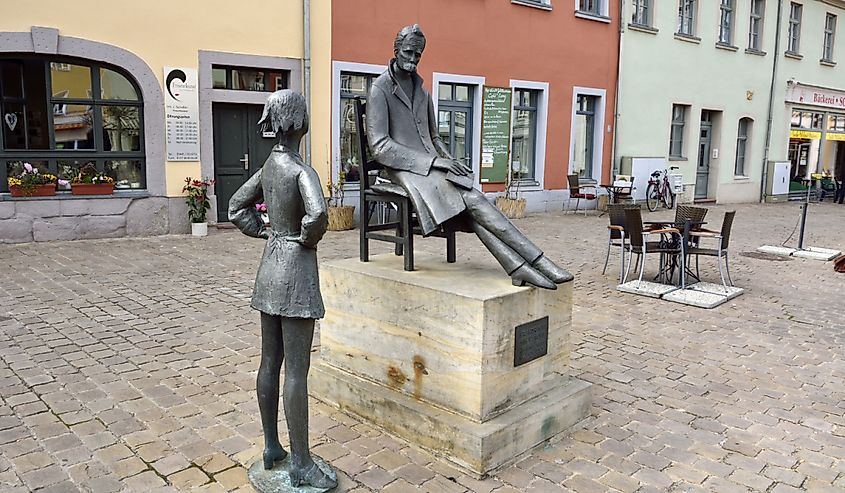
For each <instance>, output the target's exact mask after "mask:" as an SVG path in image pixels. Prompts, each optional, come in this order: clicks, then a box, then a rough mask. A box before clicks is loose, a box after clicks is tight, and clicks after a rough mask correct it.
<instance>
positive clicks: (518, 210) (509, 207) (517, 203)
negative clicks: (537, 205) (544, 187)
mask: <svg viewBox="0 0 845 493" xmlns="http://www.w3.org/2000/svg"><path fill="white" fill-rule="evenodd" d="M496 207H498V208H499V210H500V211H502V214H504V215H505V217H507V218H508V219H522V218H523V217H525V199H509V198H506V197H496Z"/></svg>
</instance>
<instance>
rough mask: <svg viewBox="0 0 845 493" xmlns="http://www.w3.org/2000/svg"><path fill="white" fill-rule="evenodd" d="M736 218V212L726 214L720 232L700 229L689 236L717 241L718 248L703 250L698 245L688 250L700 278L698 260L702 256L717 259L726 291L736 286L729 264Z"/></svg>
mask: <svg viewBox="0 0 845 493" xmlns="http://www.w3.org/2000/svg"><path fill="white" fill-rule="evenodd" d="M734 216H736V211H728V212H725V216H724V218H723V219H722V227H721V230H720V231H713V230H709V229H699V230H695V231H690V232H689V235H690V236H691V237H694V238H700V239H702V240H703V239H705V238H712V239H714V240H716V248H703V247H700V246H698V245H693V246H690V247H689V248H688V249H687V254H688V255H695V274H696V277H698V258H699V257H700V256H702V255H704V256H706V257H716V262H717V264H718V265H719V277H720V278H721V279H722V287H724V288H725V291H727V290H728V285H730V286H733V285H734V282H733V280H732V279H731V269H730V264H729V262H728V246H729V244H730V241H731V227H732V226H733V222H734ZM723 258H724V259H725V268H724V270H722V259H723ZM725 274H727V278H728V283H725Z"/></svg>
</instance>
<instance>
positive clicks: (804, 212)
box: [798, 180, 813, 250]
mask: <svg viewBox="0 0 845 493" xmlns="http://www.w3.org/2000/svg"><path fill="white" fill-rule="evenodd" d="M812 185H813V180H810V181H809V185H808V186H807V198H806V201H805V202H804V205H803V206H802V207H801V230H800V231H799V233H798V249H799V250H803V249H804V225H805V224H807V208H808V207H810V187H811V186H812Z"/></svg>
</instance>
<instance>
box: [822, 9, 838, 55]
mask: <svg viewBox="0 0 845 493" xmlns="http://www.w3.org/2000/svg"><path fill="white" fill-rule="evenodd" d="M835 35H836V16H835V15H833V14H827V16H826V17H825V20H824V47H823V50H822V61H825V62H833V40H834V37H835Z"/></svg>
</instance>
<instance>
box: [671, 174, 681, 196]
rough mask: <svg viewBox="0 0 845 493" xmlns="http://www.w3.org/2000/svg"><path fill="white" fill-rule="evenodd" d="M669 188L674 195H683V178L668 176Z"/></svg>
mask: <svg viewBox="0 0 845 493" xmlns="http://www.w3.org/2000/svg"><path fill="white" fill-rule="evenodd" d="M669 186H670V187H672V193H674V194H675V195H677V194H679V193H684V177H683V176H681V175H669Z"/></svg>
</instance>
